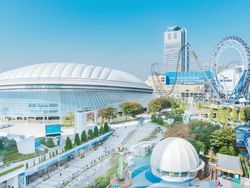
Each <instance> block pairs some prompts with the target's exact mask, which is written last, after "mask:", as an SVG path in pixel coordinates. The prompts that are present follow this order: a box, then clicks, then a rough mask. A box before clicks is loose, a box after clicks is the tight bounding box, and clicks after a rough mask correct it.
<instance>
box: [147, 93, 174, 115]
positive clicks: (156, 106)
mask: <svg viewBox="0 0 250 188" xmlns="http://www.w3.org/2000/svg"><path fill="white" fill-rule="evenodd" d="M171 102H172V101H170V100H169V99H168V98H166V97H160V98H157V99H153V100H151V101H150V102H149V103H148V111H149V112H152V113H156V112H160V111H161V110H163V109H165V108H170V107H171ZM172 103H173V102H172ZM172 106H173V104H172Z"/></svg>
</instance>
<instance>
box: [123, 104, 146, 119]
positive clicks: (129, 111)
mask: <svg viewBox="0 0 250 188" xmlns="http://www.w3.org/2000/svg"><path fill="white" fill-rule="evenodd" d="M120 108H121V110H122V112H123V114H125V115H126V119H127V115H129V116H132V117H135V116H136V115H138V114H141V113H143V107H142V105H141V104H140V103H138V102H133V101H131V102H124V103H122V104H121V105H120Z"/></svg>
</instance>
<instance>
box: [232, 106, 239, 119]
mask: <svg viewBox="0 0 250 188" xmlns="http://www.w3.org/2000/svg"><path fill="white" fill-rule="evenodd" d="M231 118H232V121H234V122H236V121H237V120H238V111H237V108H236V107H235V106H234V107H233V109H232V112H231Z"/></svg>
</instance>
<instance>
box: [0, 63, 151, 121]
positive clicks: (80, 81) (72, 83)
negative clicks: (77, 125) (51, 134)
mask: <svg viewBox="0 0 250 188" xmlns="http://www.w3.org/2000/svg"><path fill="white" fill-rule="evenodd" d="M151 95H152V89H151V88H149V87H148V86H147V85H146V84H145V83H144V82H143V81H141V80H140V79H138V78H137V77H135V76H133V75H131V74H128V73H126V72H123V71H119V70H115V69H109V68H104V67H99V66H94V65H85V64H71V63H46V64H36V65H30V66H25V67H22V68H18V69H14V70H10V71H6V72H3V73H1V74H0V115H1V116H5V117H6V116H7V117H60V116H63V115H65V114H66V113H68V112H75V111H77V110H81V109H89V110H95V109H99V108H102V107H105V106H118V105H119V104H120V103H122V102H124V101H127V100H136V101H138V102H141V103H142V104H146V101H147V100H148V99H149V98H150V97H151Z"/></svg>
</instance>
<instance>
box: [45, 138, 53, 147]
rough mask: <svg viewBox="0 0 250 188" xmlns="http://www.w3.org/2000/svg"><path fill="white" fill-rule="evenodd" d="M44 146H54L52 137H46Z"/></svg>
mask: <svg viewBox="0 0 250 188" xmlns="http://www.w3.org/2000/svg"><path fill="white" fill-rule="evenodd" d="M46 146H47V147H49V148H52V147H54V146H55V144H54V142H53V139H52V138H48V140H47V142H46Z"/></svg>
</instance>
